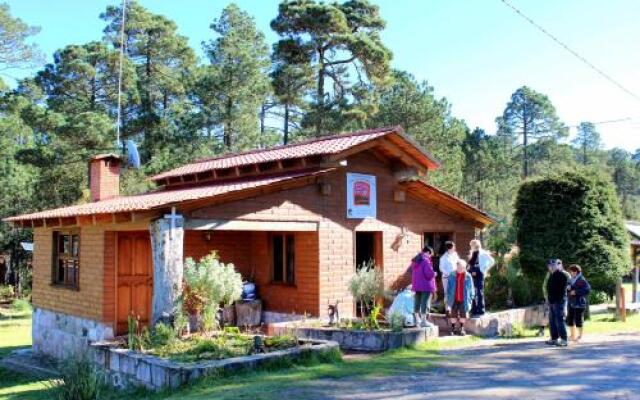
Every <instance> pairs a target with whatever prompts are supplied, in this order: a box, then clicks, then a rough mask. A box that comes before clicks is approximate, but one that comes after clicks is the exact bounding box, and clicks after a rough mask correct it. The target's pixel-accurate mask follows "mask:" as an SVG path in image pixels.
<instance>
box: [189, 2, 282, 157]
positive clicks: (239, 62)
mask: <svg viewBox="0 0 640 400" xmlns="http://www.w3.org/2000/svg"><path fill="white" fill-rule="evenodd" d="M211 29H212V30H213V31H214V32H215V33H216V35H217V37H216V38H215V39H212V40H210V41H209V42H207V43H205V44H204V50H205V52H206V53H207V56H208V57H209V61H210V63H211V64H210V65H209V66H206V67H205V68H203V70H202V72H201V73H202V76H201V78H200V80H199V81H198V82H199V83H198V89H197V93H198V97H199V100H200V102H201V103H202V108H203V114H204V116H205V126H206V127H207V129H208V130H210V131H213V132H218V131H219V132H221V136H222V144H223V148H224V151H231V150H234V151H235V150H242V149H248V148H252V147H255V146H256V145H257V144H258V141H259V136H258V132H259V130H258V113H259V109H260V106H261V105H262V104H263V103H264V102H265V101H266V98H267V95H268V92H269V88H270V87H269V80H268V75H267V72H266V71H267V68H268V67H269V50H268V47H267V45H266V43H265V40H264V35H263V34H262V33H261V32H260V31H258V29H257V28H256V26H255V22H254V20H253V18H252V17H251V16H249V15H248V14H247V13H246V12H244V11H242V10H241V9H240V8H239V7H238V6H237V5H235V4H230V5H228V6H227V7H225V9H224V10H223V11H222V15H221V16H220V18H218V19H216V20H215V21H214V22H213V23H212V24H211Z"/></svg>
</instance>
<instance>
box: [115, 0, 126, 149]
mask: <svg viewBox="0 0 640 400" xmlns="http://www.w3.org/2000/svg"><path fill="white" fill-rule="evenodd" d="M126 10H127V0H122V24H121V26H120V65H119V69H118V116H117V118H116V147H119V146H120V121H121V119H122V61H123V59H124V21H125V13H126Z"/></svg>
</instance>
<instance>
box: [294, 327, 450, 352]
mask: <svg viewBox="0 0 640 400" xmlns="http://www.w3.org/2000/svg"><path fill="white" fill-rule="evenodd" d="M293 331H294V332H295V333H296V334H297V335H298V336H300V337H304V338H307V339H315V340H330V341H334V342H337V343H338V344H339V345H340V348H341V349H343V350H357V351H367V352H381V351H386V350H391V349H397V348H400V347H409V346H415V345H417V344H420V343H422V342H426V341H428V340H433V339H435V338H437V337H438V327H437V326H432V327H425V328H406V329H403V330H402V331H401V332H393V331H389V330H384V331H352V330H346V329H338V328H328V327H298V328H293Z"/></svg>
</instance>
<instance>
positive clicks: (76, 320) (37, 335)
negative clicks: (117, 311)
mask: <svg viewBox="0 0 640 400" xmlns="http://www.w3.org/2000/svg"><path fill="white" fill-rule="evenodd" d="M32 323H33V325H32V328H31V329H32V336H33V351H34V352H36V353H41V354H46V355H49V356H51V357H54V358H58V359H64V358H67V357H69V356H72V355H74V354H76V353H78V352H84V351H86V350H87V348H88V346H89V343H91V342H95V341H100V340H108V339H113V329H112V327H111V324H104V323H102V322H99V321H95V320H91V319H86V318H81V317H76V316H73V315H68V314H63V313H60V312H54V311H49V310H46V309H43V308H34V310H33V315H32Z"/></svg>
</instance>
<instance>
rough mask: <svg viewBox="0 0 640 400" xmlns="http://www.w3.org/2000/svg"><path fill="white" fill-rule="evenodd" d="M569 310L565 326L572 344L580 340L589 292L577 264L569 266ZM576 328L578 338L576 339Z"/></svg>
mask: <svg viewBox="0 0 640 400" xmlns="http://www.w3.org/2000/svg"><path fill="white" fill-rule="evenodd" d="M569 273H570V274H571V279H569V289H568V290H569V309H568V312H567V325H568V326H569V331H570V333H571V336H569V339H570V340H571V341H572V342H579V341H580V339H582V325H583V323H584V312H585V310H586V308H587V296H588V295H589V292H591V286H590V285H589V282H587V280H586V279H585V278H584V276H583V275H582V268H581V267H580V266H579V265H577V264H572V265H570V266H569ZM576 328H577V329H578V336H577V337H576Z"/></svg>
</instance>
